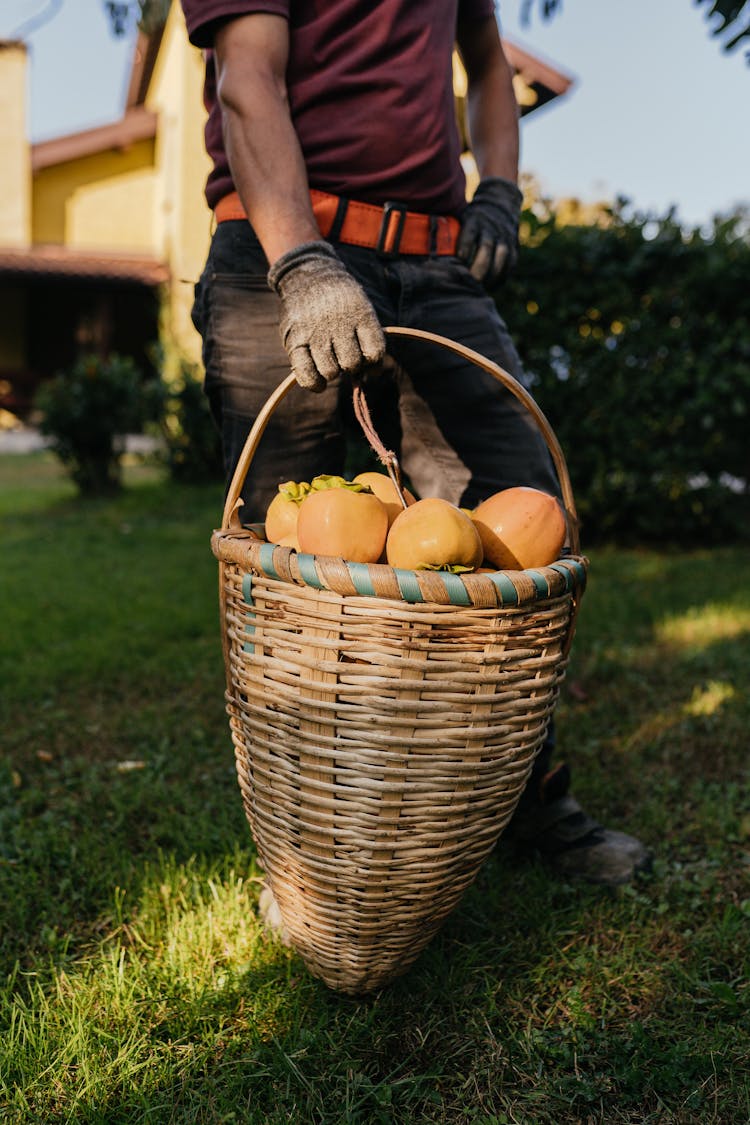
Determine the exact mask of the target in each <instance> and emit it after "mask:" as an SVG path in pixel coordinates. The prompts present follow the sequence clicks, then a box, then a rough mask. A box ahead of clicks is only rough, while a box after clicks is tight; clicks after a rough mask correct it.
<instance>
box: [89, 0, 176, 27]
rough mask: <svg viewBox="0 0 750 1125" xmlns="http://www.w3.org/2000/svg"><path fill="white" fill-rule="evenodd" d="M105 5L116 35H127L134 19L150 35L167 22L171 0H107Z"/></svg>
mask: <svg viewBox="0 0 750 1125" xmlns="http://www.w3.org/2000/svg"><path fill="white" fill-rule="evenodd" d="M104 7H105V9H106V12H107V15H108V16H109V20H110V24H111V26H112V31H113V32H114V34H115V35H125V33H126V32H127V30H128V28H129V27H130V26H131V25H132V23H133V21H135V23H136V24H137V25H138V27H139V28H140V29H141V31H145V32H146V34H147V35H150V34H151V33H152V32H153V31H157V30H158V29H159V28H160V27H163V26H164V24H165V23H166V20H167V16H168V15H169V9H170V7H171V0H119V2H118V0H105V3H104Z"/></svg>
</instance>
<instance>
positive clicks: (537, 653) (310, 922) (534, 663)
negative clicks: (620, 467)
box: [212, 328, 587, 994]
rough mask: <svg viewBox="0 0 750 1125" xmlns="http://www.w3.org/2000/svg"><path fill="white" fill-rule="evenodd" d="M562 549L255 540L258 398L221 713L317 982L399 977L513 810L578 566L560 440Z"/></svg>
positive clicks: (225, 550) (275, 883) (232, 527)
mask: <svg viewBox="0 0 750 1125" xmlns="http://www.w3.org/2000/svg"><path fill="white" fill-rule="evenodd" d="M388 332H389V333H390V334H391V335H401V336H412V337H418V338H421V339H425V340H428V341H431V342H433V343H439V344H442V345H443V346H445V347H446V348H448V349H449V350H451V351H453V352H456V353H457V354H460V355H461V356H463V357H464V358H466V359H468V360H470V361H471V362H473V363H474V364H476V365H477V366H479V367H481V368H483V369H484V370H485V371H489V372H490V373H492V374H493V375H494V376H495V377H496V378H497V379H498V380H499V381H500V382H501V383H502V384H504V385H505V386H506V387H507V388H508V389H509V390H510V391H511V392H512V393H513V394H514V395H515V396H516V397H517V398H518V399H519V401H521V402H522V403H523V404H524V406H525V407H526V408H527V409H528V410H529V411H530V412H531V413H532V415H533V416H534V418H535V419H536V421H537V423H538V425H539V426H540V429H541V431H542V433H543V434H544V437H545V440H546V442H547V444H548V446H549V449H550V452H551V454H552V457H553V461H554V463H555V467H556V470H557V475H558V478H559V481H560V485H561V491H562V497H563V503H564V506H565V509H566V512H567V517H568V527H569V544H570V550H571V553H570V554H568V555H566V556H565V557H564V558H562V559H560V560H559V561H558V562H556V563H554V564H553V565H551V566H548V567H543V568H540V569H538V570H526V571H502V572H497V573H495V574H476V575H475V574H467V575H461V576H458V575H454V574H444V573H435V572H430V571H403V570H395V569H393V568H392V567H389V566H385V565H380V564H378V565H364V564H354V563H347V562H346V561H344V560H342V559H339V558H329V557H322V556H316V557H313V556H309V555H307V556H306V555H302V554H297V553H295V552H293V551H291V550H290V549H289V548H285V547H279V546H274V545H273V544H269V543H264V542H262V541H261V540H259V539H258V538H257V537H256V536H255V535H254V533H253V532H252V531H251V530H248V529H243V528H242V527H241V525H240V523H239V520H238V518H237V515H236V511H237V508H238V506H239V503H240V502H239V499H238V498H239V494H240V491H241V489H242V485H243V483H244V480H245V476H246V474H247V471H248V468H249V466H250V463H251V461H252V458H253V456H254V454H255V450H256V448H257V445H258V443H259V441H260V439H261V436H262V434H263V431H264V429H265V426H266V424H267V422H268V420H269V418H270V416H271V414H272V413H273V411H274V409H275V408H276V406H277V405H278V403H279V402H280V401H281V399H282V398H283V397H284V396H285V395H286V394H287V392H288V391H289V390H290V389H291V387H292V386H293V385H294V379H293V377H292V376H289V377H288V378H287V379H286V380H285V381H284V382H283V383H282V384H280V386H279V387H278V388H277V389H276V391H275V392H274V393H273V394H272V395H271V397H270V398H269V399H268V402H267V403H266V404H265V407H264V408H263V411H262V412H261V415H260V416H259V417H258V419H257V421H256V423H255V426H254V427H253V430H252V432H251V433H250V435H249V437H248V440H247V443H246V446H245V449H244V451H243V454H242V457H241V459H240V462H239V464H238V466H237V471H236V472H235V475H234V479H233V481H232V483H231V485H230V488H229V491H228V494H227V501H226V506H225V510H224V518H223V521H222V528H221V530H218V531H216V532H215V533H214V535H213V538H212V549H213V551H214V554H215V555H216V557H217V558H218V559H219V570H220V603H221V616H222V632H223V644H224V656H225V663H226V672H227V710H228V714H229V721H230V727H231V732H232V738H233V741H234V746H235V752H236V760H237V772H238V779H239V784H240V789H241V792H242V797H243V802H244V807H245V811H246V813H247V817H248V820H249V823H250V828H251V830H252V834H253V837H254V839H255V843H256V845H257V848H258V853H259V858H260V860H261V862H262V864H263V865H264V867H265V870H266V874H267V880H268V884H269V886H270V888H271V890H272V892H273V894H274V896H275V898H276V900H277V902H278V905H279V909H280V911H281V917H282V920H283V924H284V927H285V929H286V931H287V934H288V938H289V940H290V941H291V943H292V945H293V946H294V947H295V948H296V949H297V951H298V952H299V953H300V955H301V957H302V958H303V960H304V961H305V963H306V965H307V966H308V968H309V970H310V971H311V972H312V973H313V974H314V975H316V976H318V977H320V978H322V979H323V980H324V981H325V982H326V984H327V985H329V986H330V987H331V988H334V989H337V990H339V991H342V992H346V993H351V994H362V993H366V992H370V991H372V990H374V989H376V988H379V987H381V986H383V985H385V984H387V983H388V982H390V981H391V980H393V979H394V978H395V977H397V976H398V975H399V974H401V973H402V972H403V971H404V970H405V969H406V968H407V967H408V966H409V965H410V964H411V963H412V962H413V961H414V959H415V958H416V957H417V955H418V954H419V952H420V950H422V949H423V948H424V946H425V945H426V944H427V943H428V942H429V941H430V939H431V938H432V937H433V935H434V934H435V932H436V931H437V930H438V928H439V926H440V925H441V923H442V922H443V921H444V919H445V918H446V916H447V915H448V914H449V912H450V911H451V910H452V909H453V908H454V907H455V906H456V904H457V903H458V901H459V899H460V897H461V895H462V893H463V892H464V890H465V889H466V887H467V886H468V885H469V884H470V883H471V882H472V880H473V879H474V878H475V876H476V874H477V871H478V870H479V867H480V865H481V864H482V862H483V860H484V859H485V857H486V856H487V854H488V853H489V852H490V851H491V849H492V848H493V846H494V845H495V843H496V841H497V839H498V837H499V835H500V833H501V832H502V830H503V828H504V827H505V825H506V824H507V822H508V820H509V819H510V817H511V815H512V813H513V811H514V809H515V806H516V804H517V801H518V798H519V796H520V794H521V792H522V790H523V787H524V784H525V782H526V780H527V777H528V774H529V771H530V769H531V766H532V763H533V761H534V757H535V755H536V753H537V751H538V749H539V747H540V745H541V743H542V741H543V739H544V735H545V731H546V728H547V724H548V721H549V718H550V716H551V714H552V710H553V708H554V705H555V702H556V699H557V696H558V692H559V688H560V683H561V681H562V678H563V675H564V670H565V665H566V659H567V654H568V650H569V647H570V643H571V639H572V634H573V627H574V618H575V611H576V608H577V604H578V601H579V598H580V595H581V593H582V591H583V588H584V585H585V580H586V568H587V561H586V559H585V558H583V557H581V556H580V555H579V553H578V551H579V547H578V533H577V520H576V515H575V508H574V504H573V498H572V494H571V488H570V481H569V478H568V473H567V468H566V465H565V461H564V458H563V456H562V452H561V450H560V448H559V445H558V443H557V440H556V439H555V436H554V434H553V433H552V431H551V429H550V427H549V424H548V423H547V421H546V419H545V418H544V415H543V414H542V413H541V411H540V410H539V408H538V407H537V405H536V404H535V403H534V401H533V399H531V397H530V396H529V395H528V394H527V392H526V391H525V390H524V389H523V387H521V386H520V385H519V384H518V383H517V382H516V381H515V380H514V379H513V378H512V376H510V375H509V374H507V373H506V372H504V371H502V369H500V368H499V367H497V366H496V365H495V364H492V363H490V362H489V361H488V360H486V359H485V358H484V357H483V356H480V355H479V354H478V353H476V352H471V351H469V350H468V349H466V348H464V347H462V346H461V345H458V344H456V343H454V342H453V341H450V340H447V339H445V338H443V337H440V336H435V335H433V334H432V333H426V332H417V331H415V330H410V329H396V328H393V329H388Z"/></svg>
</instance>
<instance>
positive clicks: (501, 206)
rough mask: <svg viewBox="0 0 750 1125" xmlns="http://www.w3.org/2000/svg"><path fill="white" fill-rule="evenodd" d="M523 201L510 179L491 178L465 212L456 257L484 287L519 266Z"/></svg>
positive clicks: (489, 177) (488, 178)
mask: <svg viewBox="0 0 750 1125" xmlns="http://www.w3.org/2000/svg"><path fill="white" fill-rule="evenodd" d="M522 200H523V193H522V192H521V191H520V190H519V188H518V186H517V185H516V184H514V183H513V182H512V181H511V180H504V179H503V178H502V177H501V176H488V177H487V179H486V180H480V182H479V185H478V187H477V190H476V191H475V192H474V198H473V199H472V201H471V203H469V205H468V206H467V208H466V210H465V211H464V216H463V221H462V224H461V233H460V234H459V236H458V243H457V245H456V254H457V256H458V257H459V258H461V259H463V261H464V262H466V265H467V266H468V267H469V269H470V271H471V273H472V276H473V277H475V278H476V279H477V281H483V282H484V283H485V285H491V284H492V283H493V282H496V281H499V279H500V277H501V276H502V275H503V274H505V273H508V272H509V271H510V270H511V269H512V268H513V266H514V265H515V264H516V260H517V258H518V219H519V215H520V212H521V201H522Z"/></svg>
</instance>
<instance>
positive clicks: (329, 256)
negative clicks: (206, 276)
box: [268, 241, 385, 391]
mask: <svg viewBox="0 0 750 1125" xmlns="http://www.w3.org/2000/svg"><path fill="white" fill-rule="evenodd" d="M268 284H269V285H270V286H271V288H272V289H273V290H275V292H276V293H278V295H279V297H280V298H281V303H282V306H283V308H282V315H281V324H280V328H281V338H282V341H283V343H284V347H285V348H286V351H287V354H288V356H289V362H290V363H291V365H292V371H293V372H294V376H295V378H296V380H297V382H298V383H299V385H300V386H301V387H305V388H306V389H308V390H311V391H322V390H323V389H324V387H325V385H326V383H327V382H328V381H329V380H330V379H333V378H334V377H335V376H336V375H340V374H344V375H357V374H359V373H360V372H361V371H363V370H364V369H365V368H367V367H369V366H371V365H373V364H376V363H380V361H381V360H382V359H383V356H384V355H385V337H384V335H383V329H382V328H381V327H380V322H379V321H378V318H377V315H376V313H375V309H374V308H373V307H372V305H371V303H370V300H369V298H368V296H367V294H366V293H365V291H364V289H363V288H362V286H361V285H360V284H359V282H357V281H355V280H354V278H353V277H352V275H351V274H350V273H349V272H348V270H347V269H346V267H345V266H344V263H343V262H342V261H341V259H340V258H339V256H338V255H337V254H336V251H335V250H334V249H333V247H332V246H331V245H330V244H329V243H328V242H323V241H320V242H303V243H302V245H301V246H296V247H295V248H294V250H289V251H288V253H286V254H283V255H282V257H281V258H279V259H278V261H276V262H274V264H273V265H272V266H271V269H270V270H269V271H268Z"/></svg>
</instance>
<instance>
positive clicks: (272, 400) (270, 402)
mask: <svg viewBox="0 0 750 1125" xmlns="http://www.w3.org/2000/svg"><path fill="white" fill-rule="evenodd" d="M385 333H386V335H387V336H407V337H410V338H411V339H415V340H426V341H428V342H429V343H433V344H440V345H441V346H442V347H444V348H446V349H447V350H448V351H450V352H455V354H456V355H459V356H461V358H462V359H465V360H468V361H469V362H470V363H473V364H474V365H475V366H476V367H481V368H482V370H483V371H487V372H488V373H489V374H490V375H492V376H493V377H494V378H495V379H497V381H498V382H499V383H502V385H503V386H504V387H505V388H506V390H508V391H510V393H511V394H512V395H514V396H515V398H517V399H518V401H519V402H520V403H521V405H522V406H524V407H525V408H526V410H528V412H529V414H531V416H532V417H533V419H534V421H535V422H536V424H537V425H538V427H539V430H540V431H541V434H542V437H543V438H544V440H545V442H546V443H547V448H548V449H549V452H550V454H551V456H552V461H553V464H554V466H555V472H556V473H557V479H558V481H559V484H560V491H561V493H562V501H563V507H564V508H565V514H566V516H567V519H568V533H569V535H570V547H571V550H572V551H573V553H574V554H576V555H577V554H579V553H580V540H579V534H578V516H577V513H576V507H575V501H574V499H573V489H572V486H571V483H570V476H569V474H568V466H567V464H566V461H565V457H564V455H563V451H562V449H561V447H560V443H559V442H558V440H557V438H556V436H555V433H554V430H553V429H552V427H551V426H550V424H549V422H548V421H547V418H546V417H545V415H544V413H543V412H542V410H541V409H540V408H539V406H538V405H537V403H536V402H535V401H534V399H533V398H532V396H531V395H530V394H529V392H528V391H527V390H526V388H525V387H523V386H522V385H521V384H520V383H519V382H518V380H517V379H515V378H514V377H513V376H512V375H511V374H510V373H509V372H508V371H505V370H504V369H503V368H502V367H500V366H499V365H498V364H496V363H493V362H492V360H489V359H487V358H485V356H483V355H480V353H479V352H475V351H472V349H471V348H467V347H465V346H464V345H463V344H458V343H456V341H455V340H450V339H448V337H447V336H438V335H436V334H435V333H434V332H426V331H424V330H423V329H419V328H396V327H391V328H386V329H385ZM296 383H297V380H296V379H295V377H294V375H287V377H286V378H285V379H283V380H282V382H281V383H279V385H278V386H277V387H276V389H275V390H274V391H273V392H272V393H271V394H270V395H269V397H268V398H267V400H266V402H265V403H264V404H263V406H262V408H261V410H260V413H259V414H258V416H257V418H256V419H255V422H254V424H253V427H252V429H251V430H250V433H249V434H248V435H247V440H246V441H245V445H244V447H243V450H242V453H241V454H240V458H239V460H238V462H237V467H236V468H235V470H234V475H233V476H232V480H231V483H230V485H229V489H228V491H227V496H226V501H225V503H224V514H223V516H222V522H221V526H222V528H223V529H224V530H227V529H228V528H229V527H230V526H231V523H232V519H233V516H234V513H235V510H236V508H237V504H238V501H239V498H240V493H241V492H242V486H243V485H244V483H245V477H246V476H247V474H248V471H249V469H250V465H251V464H252V460H253V457H254V456H255V453H256V451H257V448H258V445H259V443H260V439H261V438H262V436H263V432H264V430H265V428H266V426H267V425H268V423H269V421H270V419H271V416H272V414H273V412H274V411H275V409H276V407H277V406H278V405H279V403H280V402H281V401H282V399H284V398H286V396H287V394H288V393H289V391H290V390H291V389H292V387H293V386H295V385H296Z"/></svg>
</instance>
